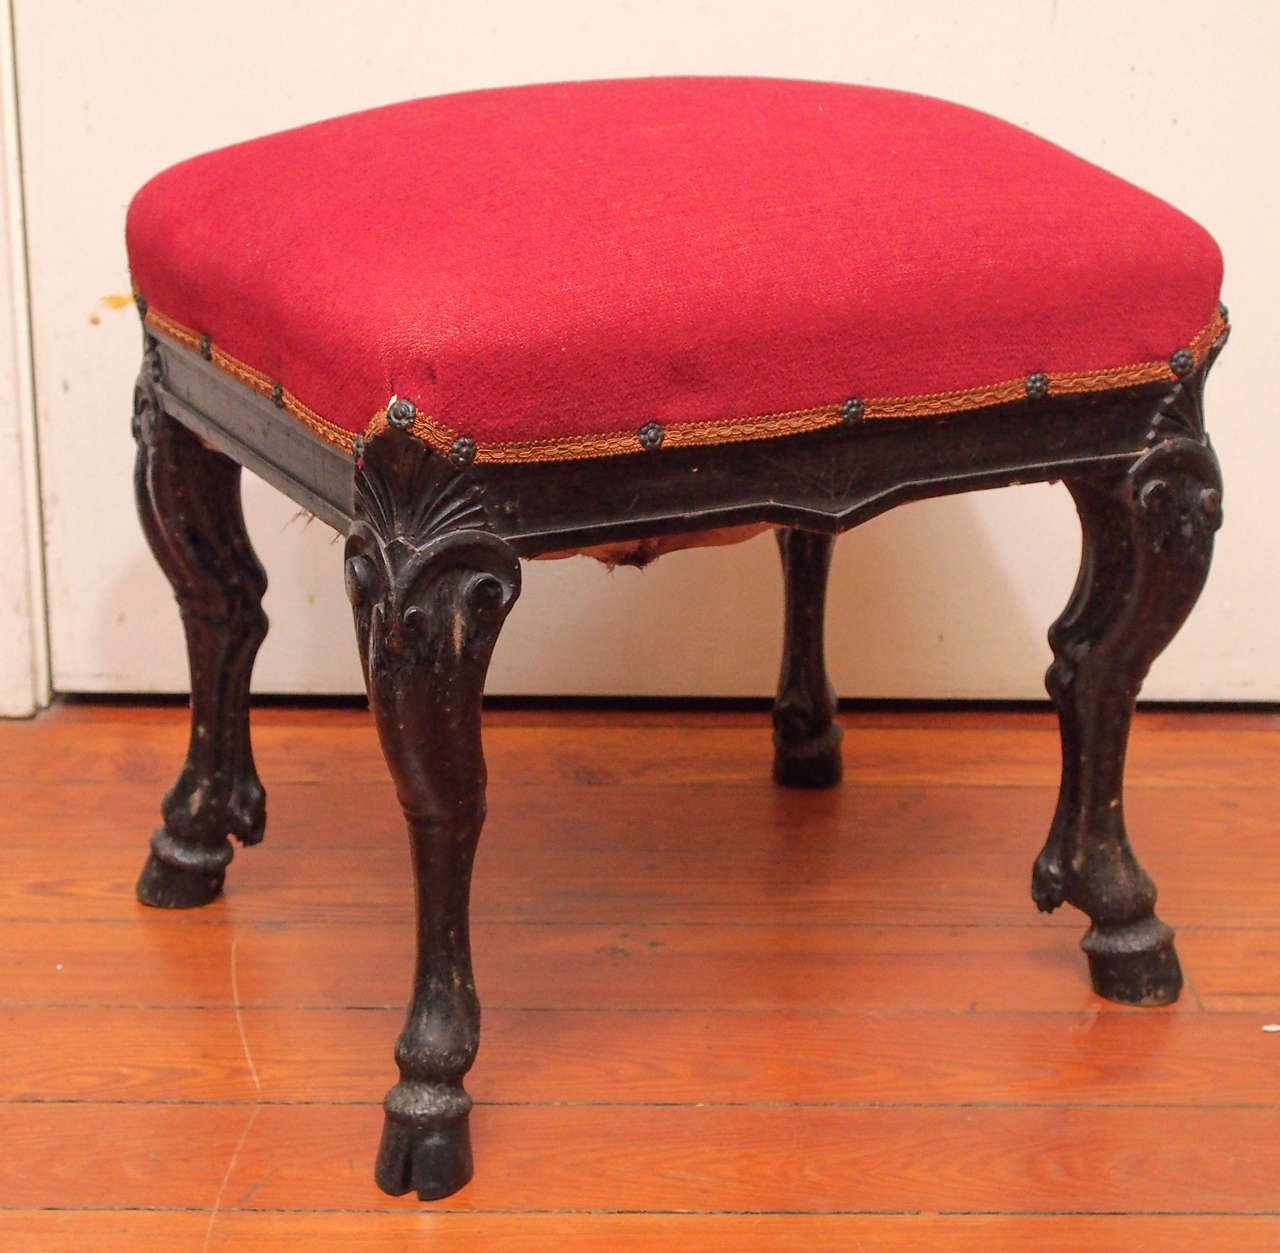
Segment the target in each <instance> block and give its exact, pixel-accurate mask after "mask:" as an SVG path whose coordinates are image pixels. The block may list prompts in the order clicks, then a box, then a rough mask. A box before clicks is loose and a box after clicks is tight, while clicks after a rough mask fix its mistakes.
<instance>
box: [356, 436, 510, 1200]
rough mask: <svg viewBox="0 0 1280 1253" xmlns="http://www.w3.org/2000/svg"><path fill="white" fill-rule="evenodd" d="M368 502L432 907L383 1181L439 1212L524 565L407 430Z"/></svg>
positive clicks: (385, 731)
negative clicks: (490, 714) (474, 898)
mask: <svg viewBox="0 0 1280 1253" xmlns="http://www.w3.org/2000/svg"><path fill="white" fill-rule="evenodd" d="M355 493H356V495H355V514H356V519H355V522H354V524H353V525H352V528H351V533H350V535H349V537H348V539H347V547H346V578H347V592H348V595H349V596H350V599H351V604H352V608H353V611H354V614H355V623H356V636H357V639H358V641H359V645H360V657H361V662H362V665H363V668H364V673H365V682H366V684H367V687H368V692H369V704H370V706H371V708H372V710H373V716H374V720H375V722H376V723H377V727H378V736H379V739H380V740H381V743H382V750H383V753H384V754H385V756H386V759H387V765H388V766H389V767H390V770H391V776H392V778H393V779H394V781H395V785H396V794H397V795H398V797H399V798H400V804H401V806H402V807H403V808H404V813H405V819H406V821H407V822H408V827H409V838H410V841H411V843H412V846H413V860H414V870H415V875H416V881H417V902H418V962H417V973H416V975H415V976H414V988H413V1002H412V1005H411V1006H410V1009H409V1016H408V1020H407V1021H406V1023H405V1026H404V1030H403V1031H402V1032H401V1034H400V1040H399V1042H398V1044H397V1045H396V1060H397V1062H398V1063H399V1066H400V1082H399V1083H397V1084H396V1085H395V1087H393V1088H392V1089H391V1091H390V1092H389V1093H388V1094H387V1098H386V1101H385V1103H384V1109H385V1111H386V1121H385V1125H384V1130H383V1136H382V1145H381V1148H380V1149H379V1151H378V1162H377V1170H376V1176H377V1180H378V1184H379V1185H380V1186H381V1187H382V1188H383V1189H384V1190H385V1191H387V1192H390V1193H391V1194H392V1195H393V1196H399V1195H401V1194H403V1193H405V1192H409V1191H416V1192H417V1194H418V1196H419V1197H420V1198H421V1199H422V1200H431V1199H434V1198H437V1197H442V1196H447V1195H449V1193H451V1192H454V1191H456V1190H457V1189H458V1188H460V1187H461V1186H462V1185H463V1184H464V1183H466V1181H467V1180H468V1179H469V1178H470V1177H471V1143H470V1139H469V1135H468V1131H467V1114H468V1111H469V1110H470V1108H471V1099H470V1097H468V1096H467V1094H466V1092H465V1091H464V1090H463V1087H462V1076H463V1075H464V1074H465V1073H466V1072H467V1070H468V1069H469V1068H470V1066H471V1063H472V1061H473V1060H474V1058H475V1054H476V1046H477V1043H478V1039H479V1030H480V1005H479V1001H478V1000H477V998H476V989H475V981H474V979H473V977H472V973H471V947H470V939H469V933H468V924H467V913H468V896H469V892H470V886H471V865H472V859H473V857H474V855H475V847H476V840H477V839H478V837H479V835H480V828H481V825H482V824H483V822H484V813H485V799H484V793H485V767H484V755H483V753H482V751H481V744H480V704H481V697H482V695H483V691H484V677H485V672H486V671H487V669H488V666H489V657H490V654H491V653H492V651H493V646H494V643H495V641H496V640H497V637H498V631H499V629H500V628H501V626H502V623H503V621H504V619H505V618H506V616H507V612H508V610H509V609H510V608H511V605H512V604H513V603H514V601H515V599H516V597H517V595H518V594H519V591H520V563H519V560H518V559H517V557H516V555H515V553H514V552H512V550H511V549H510V548H509V547H508V546H507V545H506V544H505V543H504V542H503V541H502V540H500V539H498V538H497V537H496V536H495V535H493V534H492V533H491V532H490V531H489V530H488V527H487V522H486V519H485V511H484V507H483V503H482V497H481V493H480V491H479V489H478V488H477V486H476V484H475V482H474V480H472V479H471V478H470V476H469V475H467V474H466V473H465V472H463V471H460V470H459V469H458V468H457V467H456V466H455V465H454V464H453V463H452V462H450V461H449V460H448V459H447V458H445V457H441V456H440V455H438V454H436V453H433V452H431V451H429V450H428V449H427V448H426V447H425V446H424V445H423V444H421V443H419V442H418V441H417V440H415V439H414V438H413V437H412V436H411V435H409V434H408V433H406V432H404V431H402V430H398V429H396V428H395V427H390V428H388V429H387V430H386V431H384V432H383V433H382V434H380V435H378V436H376V437H375V438H373V439H371V440H369V441H368V443H367V444H366V446H365V450H364V455H363V457H362V458H361V462H360V465H359V467H358V469H357V472H356V481H355Z"/></svg>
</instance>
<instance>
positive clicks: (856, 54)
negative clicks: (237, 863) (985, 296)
mask: <svg viewBox="0 0 1280 1253" xmlns="http://www.w3.org/2000/svg"><path fill="white" fill-rule="evenodd" d="M15 7H16V18H17V21H16V32H17V45H18V64H19V72H20V94H21V104H22V108H21V116H22V126H23V135H24V146H25V157H26V159H25V179H26V196H27V207H28V213H29V220H30V256H31V267H30V269H31V279H32V286H33V295H32V299H33V325H34V343H35V359H36V367H37V376H36V377H37V396H38V411H39V427H40V437H41V452H42V471H43V485H44V509H45V518H46V534H47V544H48V577H49V599H50V629H51V639H52V653H53V667H54V671H53V672H54V681H55V684H56V686H57V687H58V688H60V689H64V690H85V691H117V690H142V691H149V690H165V689H178V688H181V687H182V686H183V685H184V684H185V660H184V656H183V649H182V642H181V636H180V633H179V630H178V626H177V620H176V614H175V613H174V611H173V607H172V603H171V600H170V597H169V592H168V588H167V585H166V584H165V583H164V581H163V579H162V577H161V576H160V574H159V572H158V571H157V570H156V569H155V568H154V566H153V563H152V562H151V559H150V556H149V554H148V553H147V552H146V549H145V546H144V544H143V541H142V538H141V535H140V533H139V530H138V526H137V523H136V520H135V518H134V514H133V505H132V499H131V484H130V466H131V460H132V449H131V447H130V439H129V435H128V427H129V422H128V419H129V397H130V391H131V387H132V377H133V373H134V370H135V368H136V362H137V358H138V353H139V332H138V328H137V322H136V317H135V315H134V314H133V312H132V310H131V309H129V308H124V309H115V308H112V307H110V302H109V301H108V300H104V298H106V297H112V296H115V295H118V294H120V293H124V292H126V291H127V290H128V278H127V274H126V272H125V260H124V247H123V239H122V234H123V219H124V210H125V206H126V203H127V201H128V198H129V196H130V194H131V193H132V191H133V190H134V189H135V188H136V187H137V186H138V185H139V184H141V183H142V182H143V181H144V180H145V179H146V178H147V177H148V176H149V175H150V174H152V173H153V172H155V171H156V170H158V169H160V168H161V167H163V166H164V165H166V164H168V163H171V162H173V161H175V160H177V159H179V158H181V157H184V156H188V155H190V154H193V153H195V152H198V151H201V150H204V149H208V148H211V147H215V146H218V145H220V144H224V143H227V142H231V141H233V140H237V139H242V138H246V137H249V136H252V135H255V134H260V133H264V132H267V131H270V130H273V129H277V128H280V127H284V126H288V125H292V124H295V123H300V122H303V121H307V120H312V119H314V118H318V117H322V116H326V115H331V114H335V113H340V112H343V111H346V110H350V109H354V108H358V107H365V106H371V105H376V104H380V103H384V102H387V101H390V100H393V99H397V98H402V97H407V96H413V95H422V94H429V93H434V92H440V91H449V90H455V89H461V88H467V87H476V86H487V85H493V84H499V83H515V82H524V81H534V80H538V79H556V78H581V77H592V76H616V75H623V74H651V73H671V72H687V73H757V74H775V75H791V76H804V77H814V78H836V79H845V80H848V81H863V82H875V83H880V84H885V85H890V86H899V87H906V88H911V89H915V90H922V91H928V92H932V93H934V94H937V95H941V96H947V97H951V98H953V99H957V100H961V101H964V102H966V103H969V104H973V105H977V106H979V107H983V108H987V109H990V110H992V111H994V112H996V113H999V114H1001V115H1002V116H1005V117H1007V118H1009V119H1010V120H1012V121H1016V122H1020V123H1023V124H1025V125H1029V126H1031V127H1033V128H1034V129H1036V130H1039V131H1040V132H1041V133H1043V134H1045V135H1047V136H1049V137H1050V138H1053V139H1055V140H1057V141H1059V142H1061V143H1063V144H1065V145H1066V146H1067V147H1070V148H1072V149H1074V150H1075V151H1077V152H1080V153H1081V154H1082V155H1085V156H1089V157H1091V158H1093V159H1095V160H1097V161H1099V162H1100V163H1102V164H1105V165H1108V166H1109V167H1111V168H1112V169H1114V170H1116V171H1117V172H1118V173H1121V174H1123V175H1125V176H1126V177H1129V178H1131V179H1133V180H1134V181H1135V182H1138V183H1140V184H1143V185H1145V186H1147V187H1149V188H1151V189H1152V190H1154V191H1156V192H1158V193H1160V194H1162V195H1164V196H1166V197H1167V198H1168V199H1170V200H1172V201H1174V202H1175V203H1177V204H1178V205H1179V206H1180V207H1182V208H1184V209H1186V210H1187V211H1188V212H1190V213H1191V214H1192V215H1193V216H1195V217H1197V218H1199V219H1200V220H1201V221H1202V222H1204V223H1205V225H1206V226H1208V228H1209V229H1210V230H1211V231H1213V232H1214V234H1215V235H1216V236H1217V238H1218V239H1219V240H1220V242H1221V243H1222V245H1223V248H1224V251H1225V253H1226V255H1227V273H1228V277H1227V287H1226V293H1225V296H1226V300H1227V302H1228V303H1229V304H1230V306H1231V310H1232V315H1233V321H1234V322H1235V323H1236V326H1237V328H1238V329H1237V330H1236V332H1235V336H1234V342H1233V343H1232V345H1231V346H1230V348H1229V349H1228V351H1227V353H1226V354H1225V356H1224V358H1223V361H1222V363H1221V364H1220V366H1219V367H1218V371H1217V374H1216V376H1215V379H1214V383H1213V385H1212V387H1211V389H1210V392H1211V394H1210V404H1211V407H1210V421H1211V426H1212V429H1213V430H1214V432H1215V439H1216V443H1217V446H1218V449H1219V452H1220V455H1221V456H1222V460H1223V463H1224V472H1225V476H1226V483H1227V526H1226V529H1225V530H1224V531H1223V532H1222V536H1221V542H1220V547H1219V556H1218V558H1217V562H1216V565H1215V570H1214V573H1213V575H1212V577H1211V580H1210V583H1209V586H1208V589H1207V590H1206V593H1205V596H1204V598H1203V601H1202V603H1201V605H1200V607H1199V608H1198V610H1197V611H1196V613H1195V615H1194V616H1193V618H1192V620H1191V622H1190V623H1189V624H1188V626H1187V628H1186V629H1185V630H1184V632H1183V634H1182V635H1181V636H1180V638H1179V639H1178V640H1177V641H1175V643H1174V645H1173V646H1172V647H1171V648H1170V650H1169V652H1168V654H1167V655H1166V656H1165V657H1164V658H1162V659H1161V661H1160V662H1159V663H1158V665H1157V668H1156V672H1155V673H1154V674H1153V676H1152V679H1151V683H1150V685H1149V687H1148V694H1149V695H1151V696H1153V697H1165V698H1192V699H1196V698H1211V699H1250V698H1254V699H1275V698H1277V697H1278V696H1280V661H1278V660H1277V658H1278V657H1280V652H1278V651H1277V650H1276V649H1275V647H1274V646H1273V644H1272V638H1273V636H1274V628H1273V626H1272V623H1273V622H1274V621H1275V620H1276V618H1277V616H1278V614H1277V610H1278V608H1280V606H1278V605H1277V596H1278V593H1277V591H1276V589H1277V586H1280V579H1278V578H1277V569H1276V564H1277V563H1276V557H1275V549H1274V546H1273V545H1272V544H1271V543H1270V542H1269V537H1270V535H1271V534H1272V533H1273V532H1274V531H1275V530H1276V528H1277V522H1278V521H1280V518H1278V516H1277V515H1278V513H1280V504H1277V499H1276V493H1275V492H1274V491H1273V490H1270V489H1269V488H1268V487H1266V486H1264V477H1265V476H1268V475H1269V474H1270V473H1271V472H1272V471H1271V468H1272V467H1273V466H1275V465H1276V464H1277V463H1278V462H1280V428H1277V426H1276V424H1275V423H1274V422H1272V421H1271V420H1270V415H1269V414H1267V413H1262V412H1256V410H1257V408H1258V400H1259V399H1262V398H1267V399H1269V397H1270V390H1271V382H1270V375H1271V373H1272V371H1273V368H1274V366H1273V362H1274V345H1275V343H1276V342H1277V341H1278V340H1280V334H1278V332H1280V314H1277V309H1276V302H1275V300H1274V292H1275V291H1276V290H1277V289H1278V288H1280V259H1278V258H1277V243H1276V239H1277V232H1276V231H1275V230H1274V226H1273V223H1272V221H1271V219H1272V216H1273V214H1272V206H1274V204H1275V202H1276V192H1277V188H1276V178H1277V176H1276V173H1275V163H1274V162H1273V161H1271V160H1269V159H1268V158H1267V156H1265V155H1264V154H1262V153H1261V152H1260V150H1259V145H1260V143H1262V142H1263V138H1262V131H1263V130H1264V129H1265V130H1267V133H1270V130H1269V128H1272V127H1273V126H1274V123H1263V122H1261V121H1260V119H1263V118H1266V117H1272V116H1274V113H1275V105H1276V98H1275V96H1276V93H1275V79H1274V70H1273V66H1272V61H1273V57H1274V49H1275V48H1276V47H1277V46H1280V5H1274V4H1272V3H1269V2H1267V0H1255V2H1254V3H1244V2H1241V3H1237V4H1232V5H1224V6H1219V7H1218V8H1217V9H1216V10H1215V9H1214V7H1213V6H1206V5H1203V4H1198V3H1191V2H1190V0H1176V2H1170V0H1164V2H1163V3H1157V2H1156V0H1142V2H1140V3H1130V4H1126V5H1114V4H1110V3H1103V2H1102V0H1092V2H1090V3H1084V2H1083V0H1078V2H1075V3H1072V2H1071V0H1054V2H1053V3H1049V2H1048V0H1046V2H1045V3H1043V4H1021V3H1016V4H1015V3H1002V2H999V0H971V2H970V3H968V4H965V5H955V4H953V3H949V2H948V3H943V2H942V0H938V2H936V3H915V4H913V3H902V4H898V5H895V6H888V7H886V6H885V5H883V4H881V3H865V2H863V0H795V2H794V3H791V4H787V5H777V4H766V3H763V2H757V3H743V2H741V0H737V2H731V0H703V2H702V3H698V4H689V3H687V0H679V2H677V0H649V3H646V4H643V5H632V4H622V3H616V4H599V3H594V2H593V0H561V2H560V3H541V4H517V3H495V2H493V0H489V2H487V3H478V2H476V3H470V4H466V5H462V4H457V3H456V2H451V3H448V4H445V3H421V2H419V3H408V2H405V3H396V2H394V0H365V3H363V4H361V5H359V6H354V5H345V4H344V5H339V4H333V3H324V2H322V0H311V2H310V3H307V4H301V3H283V4H264V3H262V2H261V0H256V2H255V3H249V2H248V0H226V2H224V3H219V4H213V5H211V4H208V3H200V4H183V3H175V2H174V0H164V2H161V0H128V2H127V3H125V2H124V0H117V2H116V3H101V2H98V3H88V2H85V3H79V2H74V0H15ZM287 208H288V206H282V211H287ZM1255 398H1258V399H1255ZM246 495H247V510H248V514H249V520H250V527H251V530H252V533H253V537H254V540H255V543H256V545H257V547H258V549H259V552H260V555H261V556H262V559H263V561H264V564H265V565H266V566H267V569H268V572H269V575H270V577H271V591H270V592H269V601H268V612H269V613H270V615H271V617H272V619H273V624H274V625H273V629H272V634H271V636H270V637H269V639H268V642H267V644H266V645H265V646H264V648H263V650H262V654H261V659H260V662H259V665H258V669H257V674H256V687H257V689H258V690H260V691H283V692H332V691H353V690H357V689H358V686H359V682H358V675H357V671H356V666H355V660H354V646H353V641H352V632H351V627H350V622H349V618H348V613H347V607H346V604H345V602H344V600H343V594H342V581H341V577H340V548H339V547H338V546H335V545H334V544H333V543H332V542H331V536H330V534H329V533H328V532H326V531H325V529H324V528H323V527H322V526H321V525H320V524H318V523H314V524H312V525H311V526H309V527H308V526H305V525H303V524H302V523H300V522H298V521H296V520H295V519H294V515H295V513H296V510H295V509H294V508H293V506H291V505H290V504H289V503H288V502H286V501H284V500H282V499H281V498H279V497H278V496H276V495H275V494H274V493H272V492H270V491H269V490H267V489H266V488H264V487H263V486H262V485H261V484H257V483H251V484H249V486H248V489H247V492H246ZM1077 551H1078V536H1077V530H1076V526H1075V521H1074V516H1073V514H1072V511H1071V507H1070V503H1069V500H1068V498H1067V496H1066V494H1065V492H1063V491H1062V489H1061V488H1050V487H1044V486H1041V487H1031V488H1024V489H1014V490H1010V491H1006V492H1002V493H989V494H984V495H978V496H965V497H961V498H956V499H951V500H945V501H936V502H931V503H927V504H923V505H919V506H914V507H912V508H910V509H905V510H900V511H898V512H896V513H894V514H891V515H889V516H887V517H885V518H882V519H879V520H877V521H876V522H874V523H872V524H870V525H868V526H867V527H865V528H863V529H861V530H860V531H858V532H855V533H854V534H852V535H850V536H848V537H846V538H845V539H843V540H842V541H841V544H840V547H839V549H838V554H837V561H836V569H835V573H834V576H833V593H832V606H831V628H832V629H831V670H832V673H833V677H834V678H835V681H836V683H837V685H838V687H839V688H840V690H841V692H842V693H844V694H846V695H867V696H870V695H877V696H881V695H882V696H903V697H946V696H990V697H1035V696H1039V695H1041V694H1042V691H1043V689H1042V687H1041V674H1042V672H1043V669H1044V666H1045V664H1046V663H1047V660H1048V650H1047V647H1046V645H1045V643H1044V632H1045V629H1046V628H1047V626H1048V624H1049V622H1050V621H1051V620H1052V618H1053V617H1054V615H1055V614H1056V613H1057V611H1058V610H1059V609H1060V608H1061V606H1062V604H1063V603H1064V601H1065V599H1066V595H1067V593H1068V591H1069V589H1070V585H1071V581H1072V578H1073V575H1074V567H1075V561H1076V556H1077ZM776 564H777V563H776V555H775V553H774V551H773V547H772V544H771V543H770V542H769V541H768V540H767V539H765V540H757V541H753V542H752V543H751V544H748V545H745V546H742V547H740V548H737V549H715V550H709V551H705V552H695V553H689V554H677V555H675V556H672V557H669V558H666V559H664V560H663V561H661V562H660V563H659V564H658V565H657V566H656V567H654V568H651V569H650V570H648V571H645V572H642V573H636V572H634V571H629V570H622V571H618V572H616V573H614V574H612V575H611V574H609V573H607V572H606V571H604V570H603V569H602V568H598V567H596V566H594V565H591V564H588V563H587V562H585V561H568V562H558V563H539V564H537V565H534V566H532V567H530V568H528V569H527V580H526V590H525V593H524V595H523V597H522V599H521V603H520V604H519V605H518V606H517V608H516V610H515V612H514V613H513V615H512V618H511V620H510V622H509V624H508V626H507V628H506V630H505V631H504V634H503V638H502V640H501V642H500V644H499V648H498V653H497V655H496V657H495V661H494V665H493V669H492V671H491V681H490V690H491V691H495V692H512V693H515V692H523V693H584V692H602V693H603V692H623V693H691V694H700V693H707V694H710V693H721V694H731V693H740V694H763V693H767V692H768V691H770V690H771V688H772V685H773V682H774V677H775V672H776V661H777V652H778V634H779V613H780V608H779V606H780V595H779V589H778V586H777V584H778V576H777V569H776Z"/></svg>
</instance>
